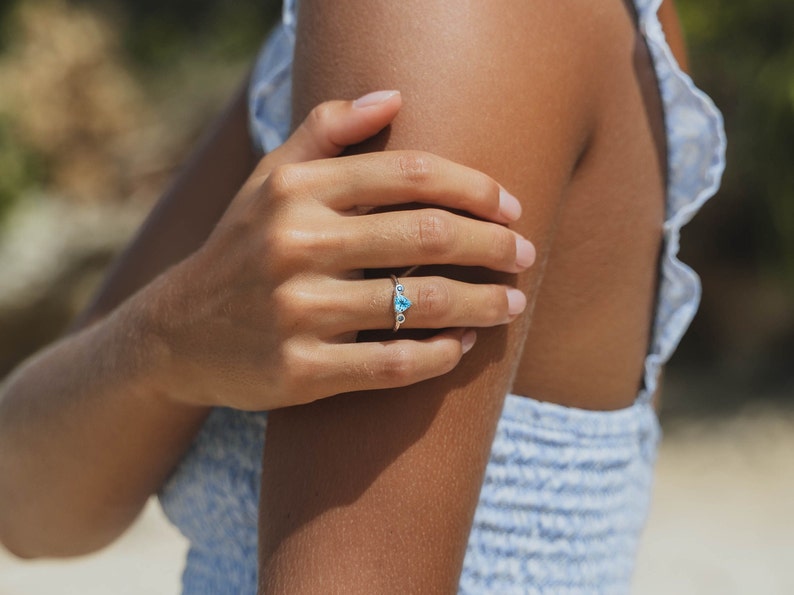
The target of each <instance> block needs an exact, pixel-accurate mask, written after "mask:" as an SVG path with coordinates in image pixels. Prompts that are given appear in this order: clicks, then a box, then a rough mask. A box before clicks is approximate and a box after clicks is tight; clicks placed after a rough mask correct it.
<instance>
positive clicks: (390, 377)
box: [381, 344, 416, 386]
mask: <svg viewBox="0 0 794 595" xmlns="http://www.w3.org/2000/svg"><path fill="white" fill-rule="evenodd" d="M415 373H416V363H415V361H414V358H413V357H412V356H411V352H410V351H409V350H408V349H407V348H406V347H405V346H403V345H399V344H395V345H392V346H390V348H388V349H387V350H386V358H385V359H384V360H383V362H381V376H382V377H383V379H384V380H385V381H386V382H387V383H388V384H389V385H392V386H401V385H405V384H409V383H410V382H411V379H412V378H413V377H414V375H415Z"/></svg>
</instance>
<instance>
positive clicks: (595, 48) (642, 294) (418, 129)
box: [260, 0, 666, 594]
mask: <svg viewBox="0 0 794 595" xmlns="http://www.w3.org/2000/svg"><path fill="white" fill-rule="evenodd" d="M293 76H294V83H293V84H294V86H293V118H294V122H297V121H299V120H300V119H301V118H302V117H303V115H304V114H305V113H306V112H307V110H308V109H310V107H311V106H312V105H313V104H315V103H317V102H318V101H321V100H324V99H327V98H329V97H335V96H339V95H343V96H352V95H355V94H356V93H359V92H360V91H361V90H362V89H365V88H370V87H378V88H380V87H383V88H398V89H400V90H401V92H402V93H403V97H404V100H405V108H404V111H402V112H401V113H400V116H399V118H398V119H397V120H395V122H394V123H393V124H392V126H391V128H390V130H389V131H388V134H384V135H382V136H381V137H379V138H378V139H376V140H375V141H373V142H371V143H367V144H365V145H364V146H363V147H361V148H360V150H377V149H399V148H406V147H412V148H420V149H424V150H428V151H431V152H435V153H438V154H440V155H443V156H445V157H448V158H451V159H453V160H456V161H460V162H462V163H465V164H467V165H470V166H472V167H475V168H477V169H481V170H482V171H484V172H486V173H488V174H489V175H492V176H494V177H495V178H496V179H499V180H501V182H502V183H503V184H504V185H505V187H506V188H508V189H509V190H510V191H511V192H513V193H514V194H515V195H516V196H517V197H518V198H519V200H521V201H522V203H523V211H524V216H523V217H522V219H521V220H519V221H518V222H517V223H516V224H514V225H511V228H512V229H514V230H516V231H518V232H519V233H522V234H524V235H525V236H526V237H528V238H530V239H531V240H532V241H533V242H534V243H535V246H536V247H537V249H538V263H537V264H536V266H535V267H533V268H532V269H530V270H529V271H527V272H526V273H521V274H519V275H517V276H504V275H494V274H492V273H489V272H485V271H472V270H460V269H454V268H451V267H447V268H442V269H441V270H440V271H439V270H437V269H436V270H433V274H437V273H438V272H440V273H441V274H443V275H446V276H452V277H458V278H465V279H468V280H472V279H477V280H480V281H483V282H486V281H487V282H494V281H497V282H514V283H515V284H516V286H517V287H519V288H520V289H522V290H523V291H525V292H526V293H527V295H528V297H529V303H530V305H532V304H534V310H533V308H532V307H531V306H530V307H529V308H527V310H526V311H525V313H524V315H523V317H522V319H521V320H519V321H517V322H515V323H513V324H511V325H510V326H508V327H499V328H493V329H483V330H482V331H480V332H479V334H478V341H477V344H476V345H475V347H474V349H473V350H472V352H471V353H470V354H468V356H467V359H466V360H465V361H464V362H463V363H462V364H461V365H460V366H458V367H457V368H456V369H455V370H453V371H452V372H451V373H450V374H447V375H445V376H443V377H439V378H435V379H432V380H429V381H427V382H423V383H420V384H417V385H414V386H411V387H408V388H406V389H400V390H387V391H372V392H365V393H351V394H347V395H343V396H338V397H334V398H331V399H326V400H324V401H321V402H317V403H314V404H311V405H308V406H306V407H296V408H289V409H284V410H279V411H275V412H272V413H271V415H270V416H269V422H268V423H269V425H268V430H267V438H266V444H265V451H264V461H263V475H262V499H261V503H260V593H268V594H270V593H285V592H290V593H336V592H339V593H454V592H455V591H456V589H457V583H458V578H459V574H460V571H461V567H462V563H463V556H464V553H465V547H466V543H467V539H468V535H469V531H470V528H471V522H472V519H473V515H474V510H475V507H476V503H477V499H478V495H479V490H480V486H481V483H482V478H483V474H484V471H485V466H486V463H487V460H488V455H489V452H490V446H491V443H492V440H493V435H494V431H495V428H496V423H497V420H498V418H499V415H500V411H501V408H502V404H503V401H504V397H505V394H506V393H507V392H508V391H511V390H512V391H513V392H515V393H518V394H521V395H528V396H531V397H533V398H535V399H539V400H543V401H551V402H554V403H560V404H563V405H567V406H573V407H579V408H584V409H593V410H615V409H620V408H624V407H627V406H629V405H631V404H632V403H633V401H634V399H635V398H636V396H637V393H638V391H639V390H640V388H641V386H642V374H643V362H644V358H645V355H646V353H647V350H648V343H649V340H650V328H651V323H652V318H653V312H654V300H655V295H656V288H657V261H658V256H659V251H660V247H661V240H662V222H663V217H664V211H665V207H664V203H665V176H666V159H665V139H664V132H663V130H664V127H663V113H662V108H661V101H660V98H659V94H658V87H657V84H656V80H655V74H654V70H653V67H652V64H651V60H650V56H649V53H648V50H647V47H646V45H645V43H644V41H643V39H642V37H641V35H640V34H639V32H638V30H637V26H636V22H635V15H634V10H633V5H631V3H623V2H620V1H618V0H612V1H610V2H596V1H593V2H587V3H585V4H582V2H567V1H563V2H554V3H548V4H544V3H534V2H533V3H524V2H510V1H497V2H488V3H465V4H464V5H462V4H461V3H460V2H458V1H457V0H432V1H429V2H428V1H427V0H421V1H416V2H413V1H408V2H400V3H399V4H395V3H392V2H389V1H388V0H373V1H371V2H367V3H366V4H363V3H360V2H353V1H352V0H339V1H337V2H334V3H333V4H330V3H325V2H322V1H320V0H303V1H302V2H301V5H300V14H299V18H298V32H297V45H296V56H295V63H294V70H293ZM415 170H416V175H417V176H419V177H421V176H422V175H423V173H422V165H421V164H415ZM389 272H390V271H373V272H372V276H373V277H379V276H380V277H387V275H388V273H389ZM423 274H430V272H429V271H427V270H422V269H420V270H419V271H417V272H416V273H415V275H423ZM405 285H406V287H407V288H408V291H410V286H411V285H410V278H408V279H407V280H406V281H405ZM381 336H382V335H381ZM367 338H369V339H374V338H379V336H377V335H375V336H369V337H367Z"/></svg>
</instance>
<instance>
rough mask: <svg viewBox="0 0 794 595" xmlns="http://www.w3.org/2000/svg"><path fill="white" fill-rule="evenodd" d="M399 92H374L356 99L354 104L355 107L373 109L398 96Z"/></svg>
mask: <svg viewBox="0 0 794 595" xmlns="http://www.w3.org/2000/svg"><path fill="white" fill-rule="evenodd" d="M398 93H399V91H374V92H372V93H367V94H366V95H363V96H361V97H359V98H358V99H356V100H355V101H354V102H353V107H358V108H362V107H372V106H374V105H379V104H381V103H383V102H385V101H388V100H389V99H391V98H392V97H394V96H395V95H397V94H398Z"/></svg>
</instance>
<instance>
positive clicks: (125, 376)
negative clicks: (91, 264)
mask: <svg viewBox="0 0 794 595" xmlns="http://www.w3.org/2000/svg"><path fill="white" fill-rule="evenodd" d="M246 88H247V81H246V82H245V83H244V84H243V85H241V87H240V90H239V91H238V92H237V93H236V94H235V96H234V98H233V99H232V101H231V102H230V104H229V106H228V107H227V108H226V110H225V111H224V113H223V115H222V116H221V117H219V118H218V120H217V121H216V122H215V123H214V125H213V126H212V127H211V129H210V131H209V133H208V134H207V135H206V136H205V138H204V139H203V141H202V143H201V144H200V145H199V147H198V149H197V150H196V151H195V152H194V153H193V155H192V156H191V158H190V159H189V160H188V162H187V165H186V166H185V167H184V169H183V171H182V172H181V173H180V175H179V177H178V178H177V179H176V181H175V183H174V184H173V185H172V187H171V188H170V190H169V191H168V192H167V193H166V194H165V195H164V197H163V198H162V199H161V200H160V202H159V203H158V204H157V206H156V207H155V209H154V210H153V211H152V213H151V215H150V216H149V217H148V218H147V220H146V222H145V223H144V225H143V226H142V228H141V230H140V232H139V233H138V235H137V236H136V237H135V239H134V240H133V241H132V242H131V244H130V245H129V246H128V248H127V249H126V250H125V251H124V253H123V254H122V255H121V256H120V257H119V258H118V259H117V261H116V263H115V264H114V266H113V269H112V271H111V273H110V274H109V276H108V277H107V279H106V280H105V282H104V284H103V286H102V287H101V289H100V290H99V291H98V293H97V295H96V297H95V298H94V300H93V303H92V304H91V305H90V306H89V307H88V308H87V309H86V310H85V311H84V312H83V313H82V315H81V316H80V317H79V318H78V320H77V321H76V322H75V324H73V326H72V329H71V334H70V336H68V337H66V338H64V339H62V340H61V341H59V342H58V343H56V344H55V345H53V346H52V347H50V348H49V349H47V350H45V351H43V352H42V353H40V354H37V355H36V356H35V357H33V358H31V359H30V360H29V361H27V362H26V363H25V364H24V365H23V366H22V367H20V368H19V369H18V370H16V371H15V372H14V373H13V374H12V375H11V377H9V379H8V380H7V381H6V382H5V383H4V385H3V390H2V391H1V392H0V540H1V541H2V542H3V543H4V544H5V545H6V547H8V548H9V549H11V550H12V551H14V552H15V553H17V554H18V555H21V556H26V557H33V556H40V555H49V556H58V555H76V554H81V553H85V552H88V551H91V550H94V549H97V548H99V547H101V546H103V545H105V544H106V543H108V542H109V541H111V540H112V539H114V538H115V537H116V536H117V535H119V534H120V533H121V532H122V531H123V530H124V529H125V528H126V527H127V526H128V525H129V524H130V523H131V522H132V520H133V519H134V518H135V517H136V516H137V514H138V512H139V511H140V509H141V508H142V506H143V504H144V503H145V502H146V499H147V498H148V497H149V496H150V495H151V494H152V493H153V492H154V491H155V490H156V489H157V488H158V487H159V486H160V484H161V483H162V481H163V480H164V479H165V477H166V476H167V474H168V473H169V471H170V470H171V469H172V468H173V466H174V465H175V464H176V462H177V461H178V460H179V458H180V457H181V456H182V453H183V452H184V451H185V449H186V448H187V446H188V445H189V444H190V441H191V440H192V437H193V436H194V435H195V432H196V431H197V429H198V428H199V427H200V425H201V422H202V421H203V419H204V417H205V416H206V413H207V409H206V408H200V407H189V406H185V405H180V404H177V403H174V402H172V401H169V400H167V399H164V398H162V397H163V395H161V394H158V391H157V388H156V387H157V386H158V382H159V380H160V379H159V378H156V377H154V376H153V375H152V372H153V371H154V370H156V369H157V362H156V361H153V359H154V358H153V357H152V356H153V355H154V354H153V353H152V352H151V351H150V350H149V347H151V345H152V343H151V341H150V340H149V339H148V338H147V336H146V335H147V330H148V329H147V324H148V322H147V315H146V313H145V312H146V308H143V307H141V305H142V304H141V300H140V299H139V300H138V301H137V302H128V303H126V304H125V307H124V308H119V309H117V307H118V306H119V305H120V304H122V302H125V300H127V299H128V298H129V297H130V296H131V295H132V294H134V293H135V292H136V291H137V290H138V289H140V288H142V287H143V286H145V285H146V284H147V283H149V282H150V281H151V280H152V279H153V278H155V277H156V276H157V275H158V274H160V273H161V272H162V271H164V270H165V269H167V268H168V267H169V266H171V265H172V264H174V263H176V262H178V261H180V260H182V259H183V258H184V257H186V256H187V255H189V254H190V253H192V252H193V251H195V250H196V249H197V248H198V247H199V246H200V245H201V244H202V243H203V242H204V240H205V239H206V238H207V236H208V235H209V233H210V231H211V230H212V228H213V226H214V225H215V223H216V221H217V220H218V218H219V217H220V216H221V214H222V213H223V211H224V209H225V208H226V206H227V205H228V203H229V201H230V200H231V198H232V197H233V196H234V195H235V194H236V193H237V191H238V190H239V188H240V186H241V185H242V183H243V181H244V180H245V179H246V178H247V177H248V175H249V174H250V172H251V170H252V169H253V166H254V164H255V162H256V156H255V155H254V153H253V150H252V148H251V143H250V140H249V136H248V132H247V113H248V110H247V106H246V94H245V89H246ZM109 313H110V314H109ZM100 319H102V320H101V321H100ZM94 323H96V324H94Z"/></svg>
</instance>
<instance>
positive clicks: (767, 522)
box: [0, 411, 794, 595]
mask: <svg viewBox="0 0 794 595" xmlns="http://www.w3.org/2000/svg"><path fill="white" fill-rule="evenodd" d="M666 432H667V435H666V437H665V441H664V443H663V447H662V450H661V454H660V458H659V464H658V474H657V482H656V489H655V493H654V502H653V508H652V511H651V518H650V521H649V525H648V529H647V531H646V534H645V539H644V543H643V546H642V549H641V551H640V556H639V561H638V566H637V573H636V579H635V583H634V592H635V593H640V594H643V595H644V594H649V595H656V594H659V595H661V594H665V595H669V594H671V593H676V594H689V593H692V594H698V595H702V594H709V595H710V594H719V595H732V594H745V593H747V594H752V595H777V594H781V595H782V594H786V595H788V594H791V593H794V510H792V504H794V414H791V413H774V412H770V411H766V412H757V413H744V414H742V415H741V416H737V417H735V418H732V419H728V420H723V421H719V422H709V423H688V424H677V425H676V426H674V427H672V428H668V429H667V430H666ZM184 551H185V543H184V541H183V540H182V539H181V537H180V536H179V535H178V534H177V533H176V532H175V531H174V530H173V529H172V528H171V527H170V526H169V525H167V524H166V522H165V520H164V519H163V517H162V514H161V513H160V511H159V508H157V506H156V505H155V504H154V503H151V504H150V506H149V507H148V508H147V509H146V512H145V513H144V514H143V516H142V517H141V519H140V520H139V521H138V522H137V523H136V525H135V526H134V527H133V528H132V529H131V530H130V531H129V532H128V533H127V534H126V535H125V536H124V537H123V538H122V539H120V540H119V541H118V542H117V543H116V544H114V545H113V546H112V547H110V548H108V549H106V550H104V551H103V552H101V553H100V554H97V555H94V556H91V557H88V558H85V559H81V560H78V561H69V562H52V561H34V562H20V561H18V560H15V559H13V558H11V557H10V556H8V555H6V554H5V553H3V552H2V551H0V594H1V595H51V594H55V593H57V594H59V595H71V594H75V595H77V594H79V595H128V594H129V595H132V594H135V595H140V594H147V595H161V594H162V595H176V594H177V593H178V585H179V572H180V569H181V565H182V557H183V555H184Z"/></svg>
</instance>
